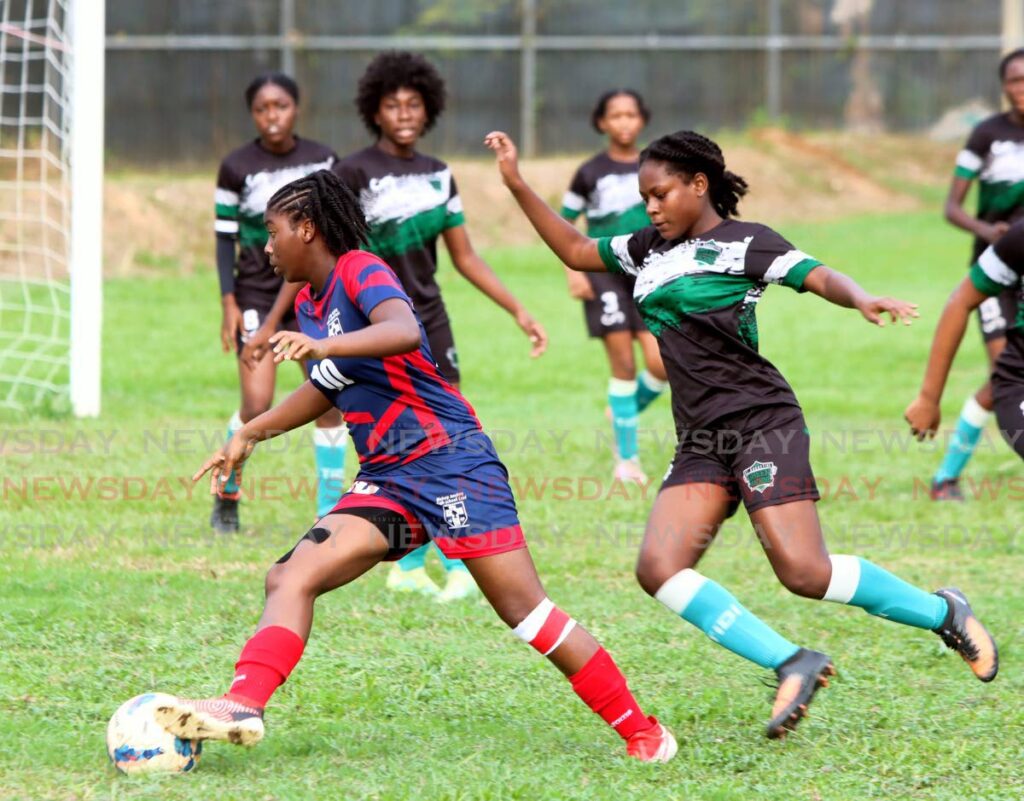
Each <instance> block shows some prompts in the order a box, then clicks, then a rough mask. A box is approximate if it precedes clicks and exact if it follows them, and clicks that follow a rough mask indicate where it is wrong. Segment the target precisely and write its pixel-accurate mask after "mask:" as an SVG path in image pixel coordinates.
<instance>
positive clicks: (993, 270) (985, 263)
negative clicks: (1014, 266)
mask: <svg viewBox="0 0 1024 801" xmlns="http://www.w3.org/2000/svg"><path fill="white" fill-rule="evenodd" d="M978 266H979V267H980V268H981V270H982V272H983V273H985V275H987V276H988V277H989V278H991V279H992V280H993V281H995V282H996V283H997V284H1000V285H1001V286H1015V285H1016V284H1017V282H1018V281H1019V280H1020V276H1018V275H1017V273H1015V272H1014V271H1013V270H1011V269H1010V268H1009V267H1008V266H1007V265H1006V262H1004V261H1003V260H1002V259H1001V258H999V256H998V255H997V254H996V249H995V248H994V247H992V246H989V247H987V248H986V249H985V252H984V253H982V254H981V256H979V257H978Z"/></svg>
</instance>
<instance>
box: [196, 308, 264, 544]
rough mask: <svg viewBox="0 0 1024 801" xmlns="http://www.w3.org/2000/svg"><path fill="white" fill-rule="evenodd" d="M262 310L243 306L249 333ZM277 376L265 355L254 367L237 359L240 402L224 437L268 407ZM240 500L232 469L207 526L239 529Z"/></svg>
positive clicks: (242, 340)
mask: <svg viewBox="0 0 1024 801" xmlns="http://www.w3.org/2000/svg"><path fill="white" fill-rule="evenodd" d="M262 317H263V313H262V311H260V310H259V309H251V308H250V309H245V310H244V311H243V312H242V321H243V325H244V326H245V329H246V333H252V332H253V331H255V330H256V329H257V328H259V324H260V321H261V320H262ZM244 344H245V338H244V336H240V337H239V341H238V342H237V343H236V347H237V350H238V352H239V353H241V351H242V346H243V345H244ZM276 378H277V368H276V367H275V365H274V360H273V359H270V358H264V359H262V360H261V361H259V362H257V363H256V365H255V366H253V367H249V366H248V365H246V364H245V363H243V362H242V360H241V359H239V360H238V385H239V390H240V393H241V405H240V406H239V409H238V411H237V412H235V414H234V415H232V417H231V420H230V421H229V422H228V431H227V439H231V437H232V436H233V435H234V433H235V432H236V431H237V430H238V429H240V428H241V427H242V425H243V424H244V423H247V422H249V421H250V420H252V419H253V418H254V417H257V416H259V415H261V414H263V412H265V411H267V409H269V408H270V406H271V404H272V403H273V402H274V384H275V380H276ZM240 499H241V487H240V486H239V484H238V474H237V473H236V472H235V471H232V473H231V474H230V475H229V476H228V480H227V483H226V484H225V485H224V492H223V493H222V494H221V495H215V496H214V499H213V510H212V512H211V513H210V525H211V526H212V527H213V529H214V530H215V531H217V532H218V533H220V534H230V533H233V532H236V531H238V529H239V514H238V505H239V501H240Z"/></svg>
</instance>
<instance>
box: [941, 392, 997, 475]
mask: <svg viewBox="0 0 1024 801" xmlns="http://www.w3.org/2000/svg"><path fill="white" fill-rule="evenodd" d="M991 416H992V412H990V411H988V410H987V409H985V408H984V407H982V405H981V404H980V403H978V402H977V401H976V400H975V399H974V396H973V395H972V396H971V397H969V398H968V399H967V401H966V402H965V403H964V408H963V409H961V410H960V419H959V420H957V421H956V430H955V431H954V432H953V436H952V437H950V439H949V444H948V445H947V446H946V454H945V455H944V456H943V457H942V464H940V465H939V469H938V470H937V471H936V473H935V482H936V483H938V482H940V481H949V480H950V479H954V478H959V477H960V474H961V473H962V472H963V470H964V468H965V467H966V466H967V462H969V461H970V459H971V455H972V454H973V453H974V449H975V448H976V447H977V445H978V440H979V439H981V432H982V431H984V430H985V424H986V423H987V422H988V419H989V417H991Z"/></svg>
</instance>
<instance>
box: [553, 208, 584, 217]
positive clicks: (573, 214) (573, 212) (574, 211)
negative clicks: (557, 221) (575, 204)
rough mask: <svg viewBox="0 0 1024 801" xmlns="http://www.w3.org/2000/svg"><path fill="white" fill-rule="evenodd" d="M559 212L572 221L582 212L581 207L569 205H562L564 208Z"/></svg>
mask: <svg viewBox="0 0 1024 801" xmlns="http://www.w3.org/2000/svg"><path fill="white" fill-rule="evenodd" d="M558 213H559V214H560V215H562V216H563V217H565V219H567V220H570V221H571V220H575V219H576V218H577V217H579V216H580V214H581V213H582V212H581V211H580V210H579V209H570V208H569V207H568V206H562V210H561V211H560V212H558Z"/></svg>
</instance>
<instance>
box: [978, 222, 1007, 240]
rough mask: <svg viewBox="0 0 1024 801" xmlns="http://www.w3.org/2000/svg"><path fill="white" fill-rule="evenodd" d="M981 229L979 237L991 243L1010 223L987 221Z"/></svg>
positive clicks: (1005, 230)
mask: <svg viewBox="0 0 1024 801" xmlns="http://www.w3.org/2000/svg"><path fill="white" fill-rule="evenodd" d="M982 230H983V233H982V235H981V238H982V239H984V240H985V241H986V242H988V243H989V244H990V245H991V244H993V243H994V242H996V241H998V240H999V238H1000V237H1002V235H1003V234H1005V233H1006V232H1007V231H1009V230H1010V224H1009V223H1008V222H996V223H989V224H987V225H986V226H985V227H984V228H983V229H982Z"/></svg>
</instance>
